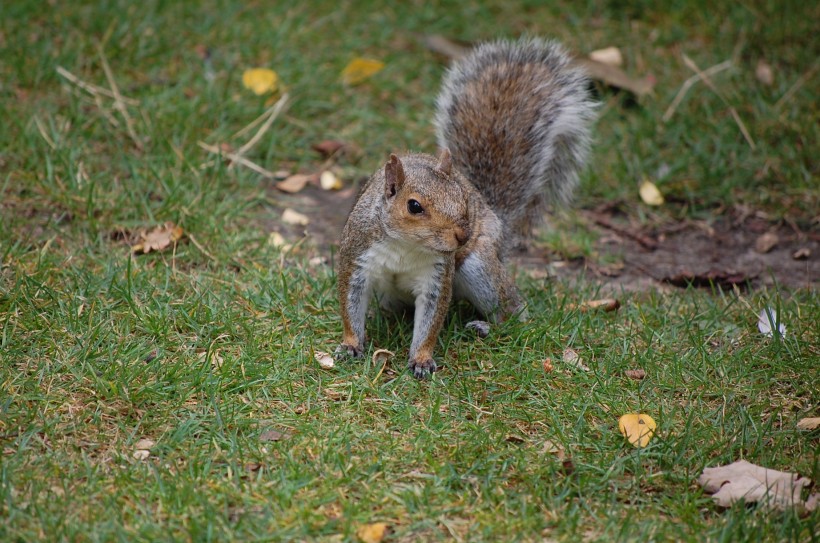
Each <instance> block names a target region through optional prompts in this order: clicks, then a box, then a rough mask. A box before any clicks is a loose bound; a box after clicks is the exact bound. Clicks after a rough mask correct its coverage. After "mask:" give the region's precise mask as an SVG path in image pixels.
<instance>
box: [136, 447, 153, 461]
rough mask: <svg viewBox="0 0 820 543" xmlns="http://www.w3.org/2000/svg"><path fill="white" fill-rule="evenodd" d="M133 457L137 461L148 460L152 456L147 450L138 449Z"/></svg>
mask: <svg viewBox="0 0 820 543" xmlns="http://www.w3.org/2000/svg"><path fill="white" fill-rule="evenodd" d="M133 456H134V459H135V460H148V458H149V457H150V456H151V452H150V451H146V450H145V449H137V450H136V451H134V454H133Z"/></svg>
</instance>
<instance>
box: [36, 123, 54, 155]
mask: <svg viewBox="0 0 820 543" xmlns="http://www.w3.org/2000/svg"><path fill="white" fill-rule="evenodd" d="M34 124H36V125H37V130H38V131H39V132H40V135H41V136H43V139H44V140H46V143H47V144H48V146H49V147H51V148H52V149H56V148H57V146H56V145H55V144H54V140H53V139H51V136H49V135H48V133H47V132H46V127H45V126H43V121H42V120H40V117H39V115H35V116H34Z"/></svg>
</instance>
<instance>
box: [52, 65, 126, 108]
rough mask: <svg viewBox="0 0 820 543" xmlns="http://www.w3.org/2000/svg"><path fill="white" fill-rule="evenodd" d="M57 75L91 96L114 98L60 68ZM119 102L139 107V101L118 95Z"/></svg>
mask: <svg viewBox="0 0 820 543" xmlns="http://www.w3.org/2000/svg"><path fill="white" fill-rule="evenodd" d="M57 73H58V74H59V75H61V76H63V77H64V78H66V79H67V80H68V81H70V82H71V83H73V84H74V85H76V86H77V87H79V88H81V89H83V90H84V91H85V92H87V93H88V94H90V95H92V96H99V95H100V94H102V95H103V96H107V97H108V98H115V97H114V93H113V92H111V91H110V90H108V89H106V88H105V87H99V86H97V85H94V84H92V83H88V82H86V81H83V80H82V79H80V78H79V77H77V76H76V75H74V74H72V73H71V72H69V71H68V70H66V69H65V68H63V67H62V66H57ZM120 100H121V101H122V102H124V103H126V104H128V105H129V106H138V105H140V103H139V100H134V99H133V98H128V97H126V96H122V95H120Z"/></svg>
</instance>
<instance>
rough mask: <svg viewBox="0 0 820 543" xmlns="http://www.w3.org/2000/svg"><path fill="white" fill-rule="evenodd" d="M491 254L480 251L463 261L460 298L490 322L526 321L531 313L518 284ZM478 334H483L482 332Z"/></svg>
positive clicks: (458, 274)
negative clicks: (517, 319)
mask: <svg viewBox="0 0 820 543" xmlns="http://www.w3.org/2000/svg"><path fill="white" fill-rule="evenodd" d="M489 254H491V253H490V252H489V251H483V252H480V253H479V252H476V253H473V254H471V255H470V256H468V257H467V258H466V259H465V260H464V262H462V264H461V267H460V268H459V269H458V270H457V271H456V277H455V282H454V287H455V295H456V297H458V298H462V299H465V300H467V301H468V302H470V303H471V304H472V305H473V307H475V308H476V309H477V310H478V311H479V312H480V313H481V314H482V315H484V317H485V318H486V319H487V320H489V321H490V322H503V321H505V320H507V319H509V318H510V317H513V316H516V315H517V316H518V318H519V319H521V320H525V319H526V318H527V312H526V309H525V307H524V302H523V300H522V299H521V295H520V294H519V293H518V287H516V286H515V281H513V279H512V277H510V274H509V273H508V272H507V269H506V268H505V266H504V263H503V262H501V261H500V260H499V259H498V258H497V257H488V255H489ZM476 322H481V321H476ZM477 331H478V332H479V335H481V330H477ZM484 335H486V334H484ZM482 337H483V336H482Z"/></svg>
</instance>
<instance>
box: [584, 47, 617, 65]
mask: <svg viewBox="0 0 820 543" xmlns="http://www.w3.org/2000/svg"><path fill="white" fill-rule="evenodd" d="M589 58H590V59H592V60H594V61H596V62H600V63H602V64H606V65H607V66H618V67H620V66H623V65H624V56H623V55H622V54H621V50H620V49H618V48H617V47H605V48H604V49H596V50H595V51H592V52H591V53H590V54H589Z"/></svg>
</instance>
